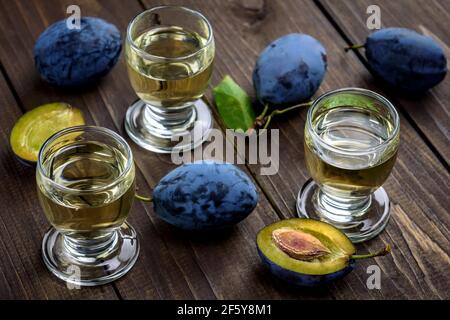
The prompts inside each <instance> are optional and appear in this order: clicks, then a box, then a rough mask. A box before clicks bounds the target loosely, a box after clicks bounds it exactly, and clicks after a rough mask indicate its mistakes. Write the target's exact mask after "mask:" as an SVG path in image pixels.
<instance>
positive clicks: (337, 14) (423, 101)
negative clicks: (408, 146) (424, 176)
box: [319, 0, 450, 165]
mask: <svg viewBox="0 0 450 320" xmlns="http://www.w3.org/2000/svg"><path fill="white" fill-rule="evenodd" d="M319 1H320V3H322V4H323V6H324V7H325V9H326V10H327V11H328V12H329V13H330V14H331V16H332V17H333V19H334V20H335V21H336V23H337V24H338V25H339V27H340V28H342V30H343V31H344V33H345V34H346V35H347V37H348V38H349V39H350V41H351V42H352V43H364V42H365V39H366V37H367V36H368V34H369V33H370V32H371V31H370V30H368V29H367V27H366V19H367V17H368V15H367V14H366V9H367V7H368V6H369V5H371V4H376V5H378V6H379V7H380V10H381V24H382V28H387V27H404V28H410V29H413V30H415V31H417V32H419V33H422V34H425V35H428V36H430V37H432V38H434V39H435V40H436V41H437V42H438V43H439V44H440V45H441V47H442V48H443V49H444V52H445V55H446V56H447V59H450V48H449V47H450V29H449V28H448V21H449V19H450V1H448V0H433V1H426V2H423V1H420V0H397V1H389V0H380V1H376V3H374V1H371V0H358V1H351V0H342V1H332V0H319ZM361 53H362V55H364V50H361ZM377 85H378V86H380V87H382V88H383V90H384V91H385V92H386V93H387V95H388V97H389V98H391V99H392V100H393V101H394V102H397V107H399V108H401V110H402V112H404V113H405V114H407V115H408V116H409V118H410V119H411V121H412V122H413V123H414V124H415V125H417V127H418V128H420V130H421V131H422V132H423V134H424V135H425V136H426V138H427V139H428V140H429V141H430V142H431V143H432V144H433V146H434V147H435V150H436V152H437V153H439V154H440V155H441V156H442V158H443V159H444V160H445V161H446V163H447V165H448V164H449V163H450V144H449V141H450V109H449V105H448V102H449V101H450V90H449V88H450V77H449V76H448V75H447V77H446V78H445V79H444V80H443V81H442V82H441V83H440V84H439V85H437V86H436V87H434V88H432V89H431V90H429V91H428V92H426V93H425V94H423V95H420V96H405V95H401V94H398V93H397V92H395V91H394V90H392V89H389V88H386V87H384V86H383V84H382V83H380V82H378V83H377Z"/></svg>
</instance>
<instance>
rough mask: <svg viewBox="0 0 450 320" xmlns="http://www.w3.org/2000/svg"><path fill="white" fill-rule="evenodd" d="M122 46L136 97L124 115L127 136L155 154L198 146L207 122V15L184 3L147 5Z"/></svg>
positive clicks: (210, 53) (210, 56)
mask: <svg viewBox="0 0 450 320" xmlns="http://www.w3.org/2000/svg"><path fill="white" fill-rule="evenodd" d="M125 51H126V60H127V66H128V75H129V78H130V82H131V85H132V87H133V89H134V91H135V92H136V94H137V95H138V97H139V98H140V99H139V100H138V101H137V102H135V103H133V104H132V105H131V106H130V108H129V109H128V111H127V114H126V118H125V128H126V131H127V133H128V135H129V136H130V137H131V139H133V141H134V142H136V143H137V144H138V145H140V146H141V147H143V148H145V149H148V150H151V151H154V152H159V153H170V152H172V151H179V150H189V149H192V148H195V147H196V146H198V145H200V144H201V143H202V142H203V141H204V140H205V139H206V138H207V136H208V134H209V130H210V129H211V127H212V118H211V113H210V111H209V109H208V107H207V105H206V104H205V103H204V102H203V101H202V100H201V97H202V96H203V94H204V93H205V91H206V88H207V86H208V83H209V80H210V78H211V74H212V70H213V60H214V52H215V48H214V38H213V31H212V28H211V25H210V23H209V22H208V20H207V19H206V18H205V17H204V16H203V15H202V14H200V13H199V12H197V11H194V10H191V9H188V8H184V7H176V6H160V7H155V8H152V9H150V10H147V11H144V12H142V13H141V14H139V15H138V16H136V17H135V18H134V19H133V20H132V21H131V23H130V24H129V26H128V30H127V39H126V45H125ZM194 127H195V133H196V134H194Z"/></svg>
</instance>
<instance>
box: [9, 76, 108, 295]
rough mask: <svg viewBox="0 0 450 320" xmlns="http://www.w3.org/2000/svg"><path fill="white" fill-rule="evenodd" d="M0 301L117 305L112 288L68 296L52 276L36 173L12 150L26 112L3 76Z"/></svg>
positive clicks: (85, 291)
mask: <svg viewBox="0 0 450 320" xmlns="http://www.w3.org/2000/svg"><path fill="white" fill-rule="evenodd" d="M0 104H1V105H2V116H1V117H0V132H1V135H0V139H1V144H2V148H1V149H0V162H1V165H0V177H1V178H2V183H1V184H0V256H1V259H0V299H88V298H92V299H117V295H116V294H115V292H114V290H113V287H112V286H111V285H106V286H103V287H99V288H83V289H81V290H76V289H73V290H69V289H68V288H67V287H66V285H65V283H63V282H61V281H58V280H57V279H56V277H54V276H53V275H51V274H50V273H49V272H48V271H47V268H46V267H45V265H44V263H43V262H42V258H41V243H42V237H43V234H44V233H45V232H46V231H47V230H48V228H49V225H48V223H47V221H46V218H45V216H44V214H43V213H42V212H41V210H40V208H39V205H38V199H37V193H36V188H35V183H34V181H35V171H34V168H28V167H24V166H23V165H22V164H20V163H19V162H18V161H17V159H16V158H15V157H14V155H13V153H12V151H11V150H10V148H9V135H10V133H11V129H12V127H13V125H14V123H15V121H16V120H17V118H18V117H19V116H20V115H21V111H20V109H19V107H18V106H17V104H16V101H15V99H14V97H13V95H12V94H11V92H10V90H9V88H8V85H7V83H6V81H5V78H4V77H3V75H2V74H0Z"/></svg>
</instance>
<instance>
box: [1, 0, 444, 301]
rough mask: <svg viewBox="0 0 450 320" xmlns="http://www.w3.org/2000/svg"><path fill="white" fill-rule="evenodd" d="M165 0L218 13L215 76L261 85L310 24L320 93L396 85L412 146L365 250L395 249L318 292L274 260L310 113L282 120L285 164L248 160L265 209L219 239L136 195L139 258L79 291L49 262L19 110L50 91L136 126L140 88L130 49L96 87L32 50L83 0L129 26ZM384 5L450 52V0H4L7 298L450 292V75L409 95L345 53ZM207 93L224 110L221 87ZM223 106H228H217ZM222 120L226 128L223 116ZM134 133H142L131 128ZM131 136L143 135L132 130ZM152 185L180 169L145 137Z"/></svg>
mask: <svg viewBox="0 0 450 320" xmlns="http://www.w3.org/2000/svg"><path fill="white" fill-rule="evenodd" d="M159 3H171V4H174V3H175V4H183V5H185V6H188V7H191V8H194V9H198V10H200V11H202V12H203V13H204V14H205V15H206V16H207V17H208V18H209V19H210V21H211V23H212V25H213V28H214V31H215V38H216V44H217V55H216V57H217V58H216V63H215V70H214V75H213V79H212V81H211V86H214V85H216V84H217V83H218V82H219V81H220V80H221V78H222V77H223V76H224V75H225V74H230V75H232V76H233V77H234V79H236V81H237V82H238V83H239V84H241V85H242V86H243V87H244V88H245V89H246V90H247V91H248V92H253V89H252V85H251V72H252V69H253V65H254V62H255V59H256V57H257V55H258V54H259V52H260V51H261V50H262V49H263V48H264V47H265V46H266V45H267V44H268V43H269V42H271V41H272V40H273V39H275V38H277V37H279V36H281V35H284V34H286V33H289V32H303V33H308V34H310V35H312V36H314V37H316V38H317V39H319V40H320V41H321V42H322V43H323V44H324V46H325V47H326V49H327V51H328V72H327V75H326V78H325V80H324V82H323V84H322V85H321V88H320V90H319V91H320V92H318V94H320V93H323V92H325V91H329V90H331V89H336V88H342V87H350V86H356V87H363V88H368V89H371V90H374V91H377V92H379V93H381V94H383V95H386V96H387V97H388V98H389V99H391V101H392V102H393V103H394V104H395V105H396V107H397V108H398V110H399V113H400V117H401V146H400V151H399V156H398V160H397V163H396V165H395V168H394V170H393V173H392V174H391V176H390V178H389V179H388V181H387V182H386V184H385V187H386V190H387V191H388V193H389V195H390V197H391V199H392V202H393V203H394V205H393V212H392V219H391V221H390V223H389V225H388V227H387V228H386V230H385V231H384V232H383V233H382V234H381V235H380V236H379V237H377V238H376V239H374V240H372V241H369V242H367V243H365V244H363V245H358V249H359V250H361V251H366V250H371V249H372V250H375V249H377V248H379V247H380V246H382V245H383V244H384V243H390V244H391V245H392V246H393V251H392V254H391V255H390V256H386V257H382V258H376V259H375V260H373V261H362V262H361V263H360V264H358V266H357V267H356V270H355V271H354V272H353V273H352V274H350V275H349V276H347V277H346V278H345V279H344V280H343V281H339V282H336V283H334V284H332V285H331V286H329V287H327V288H322V289H316V290H307V289H304V290H299V289H294V288H291V287H289V286H286V285H285V284H283V283H281V282H279V281H278V280H275V279H274V278H273V277H271V275H270V274H269V273H268V272H267V271H266V270H265V269H264V268H263V266H262V265H261V264H260V262H259V258H258V256H257V254H256V250H255V235H256V233H257V232H258V230H260V229H261V228H262V227H264V226H265V225H267V224H269V223H271V222H273V221H276V220H279V219H284V218H289V217H293V216H295V199H296V196H297V193H298V191H299V189H300V187H301V186H302V185H303V183H304V182H305V181H306V180H307V178H308V172H307V171H306V168H305V163H304V155H303V146H302V140H303V128H304V123H305V116H306V111H305V110H301V111H298V112H294V113H292V114H290V115H289V116H287V117H281V118H278V119H276V120H275V121H274V122H273V124H272V128H279V129H280V146H281V147H282V152H281V154H280V170H279V173H278V174H276V175H273V176H261V175H259V167H258V166H257V165H242V166H241V168H243V169H244V170H245V171H246V172H247V173H248V174H249V175H250V176H251V177H252V178H253V179H254V180H255V182H256V184H257V185H258V188H259V194H260V201H259V204H258V207H257V208H256V210H255V211H254V212H253V214H252V215H251V216H250V217H249V218H247V219H246V220H245V221H243V222H242V223H240V224H239V225H238V226H236V227H235V228H233V229H232V230H230V231H229V232H226V233H223V234H222V233H220V234H218V235H217V236H214V237H213V236H209V237H205V236H200V235H197V236H196V235H190V234H186V233H183V232H181V231H179V230H177V229H175V228H173V227H171V226H169V225H167V224H166V223H164V222H163V221H161V220H160V219H158V218H157V217H156V216H155V214H154V212H153V208H152V206H151V205H148V204H143V203H139V202H136V203H135V205H134V207H133V211H132V214H131V216H130V219H129V220H130V222H131V223H132V224H133V225H134V226H135V227H136V229H137V231H138V234H139V238H140V240H141V246H142V248H141V253H140V257H139V259H138V262H137V263H136V265H135V267H134V268H133V269H132V270H131V272H130V273H129V274H128V275H126V276H125V277H124V278H122V279H120V280H118V281H116V282H115V283H112V284H108V285H104V286H101V287H96V288H83V289H81V290H69V289H67V287H66V285H65V283H63V282H61V281H59V280H57V279H56V278H55V277H54V276H52V275H50V273H49V272H48V271H47V270H46V268H45V266H44V264H43V263H42V261H41V249H40V248H41V241H42V237H43V234H44V232H45V231H46V230H47V229H48V227H49V225H48V223H47V221H46V219H45V217H44V214H43V212H42V210H41V208H40V207H39V205H38V200H37V196H36V190H35V172H34V169H32V168H27V167H24V166H23V165H21V164H20V163H19V162H18V161H17V160H16V159H15V158H14V156H13V154H12V152H11V150H10V148H9V142H8V141H9V135H10V132H11V128H12V126H13V124H14V123H15V121H16V120H17V119H18V118H19V117H20V116H21V115H22V114H23V113H24V112H26V111H28V110H30V109H32V108H34V107H36V106H38V105H40V104H44V103H47V102H53V101H66V102H68V103H71V104H72V105H74V106H77V107H79V108H81V109H82V110H83V111H84V113H85V115H86V117H87V122H88V123H90V124H96V125H99V126H104V127H108V128H110V129H112V130H115V131H117V132H119V133H120V134H121V135H122V136H126V134H125V132H124V129H123V118H124V115H125V111H126V109H127V106H128V105H129V104H130V103H131V102H132V101H133V100H135V99H136V96H135V94H134V92H133V90H132V89H131V86H130V84H129V81H128V77H127V73H126V69H125V65H124V61H123V60H124V59H123V57H122V59H121V61H120V63H119V64H118V65H117V66H116V67H115V68H114V70H113V71H112V72H111V73H110V74H109V75H108V76H106V77H105V78H104V79H103V80H102V81H101V83H100V84H99V85H98V86H97V87H96V88H94V89H90V90H88V91H67V90H58V89H55V88H53V87H51V86H49V85H47V84H45V83H44V82H42V81H41V80H40V79H39V76H38V74H37V72H36V70H35V67H34V62H33V54H32V48H33V45H34V43H35V40H36V39H37V37H38V36H39V34H40V33H41V32H42V31H44V29H45V28H46V27H48V26H49V25H50V24H51V23H53V22H55V21H56V20H59V19H62V18H64V17H66V16H67V15H66V8H67V6H68V5H70V4H78V5H79V6H80V7H81V13H82V15H91V16H98V17H102V18H104V19H106V20H108V21H111V22H113V23H115V24H116V25H117V26H118V27H119V28H120V30H121V32H122V35H125V29H126V26H127V24H128V22H129V21H130V20H131V19H132V17H133V16H135V15H136V14H137V13H139V12H141V11H142V10H144V9H146V8H150V7H152V6H155V5H157V4H159ZM373 3H376V4H378V5H379V6H380V8H381V14H382V15H381V20H382V25H383V26H384V27H387V26H405V27H411V28H414V29H416V30H418V31H420V32H422V33H425V34H428V35H430V36H432V37H434V38H435V39H436V40H437V41H439V42H440V43H441V44H442V46H443V47H444V49H445V51H446V55H447V58H450V51H449V47H448V45H449V44H450V34H449V28H448V27H449V25H448V21H449V15H450V1H449V0H434V1H431V0H430V1H419V0H417V1H415V0H401V1H398V0H397V1H391V0H383V1H381V0H377V1H373V0H357V1H351V0H318V1H307V0H304V1H303V0H290V1H287V0H283V1H278V0H277V1H275V0H265V1H264V0H247V1H238V0H226V1H225V0H195V1H194V0H185V1H181V0H180V1H153V0H142V1H138V0H136V1H135V0H129V1H122V0H102V1H88V0H32V1H30V0H16V1H14V0H0V8H1V9H0V30H1V33H0V62H1V72H0V103H1V106H0V108H1V113H0V115H1V116H0V124H1V126H0V130H1V133H2V134H1V137H0V138H1V140H2V148H1V149H0V161H1V166H0V177H1V181H2V183H1V184H0V298H5V299H18V298H20V299H60V298H61V299H216V298H217V299H230V298H232V299H245V298H247V299H248V298H249V299H267V298H269V299H448V298H450V272H449V271H450V268H449V267H450V258H449V253H450V245H449V235H450V233H449V225H450V224H449V221H450V220H449V208H450V197H449V192H450V186H449V181H450V180H449V176H450V175H449V161H450V146H449V138H450V115H449V114H450V110H449V105H448V103H449V101H450V77H449V76H447V78H446V79H445V80H444V81H443V82H442V83H441V84H440V85H438V86H437V87H436V88H434V89H432V90H430V91H429V92H428V93H426V94H425V95H423V96H421V97H419V98H417V97H415V98H410V97H405V96H400V95H397V94H396V93H395V92H393V91H390V90H389V89H387V88H385V87H384V86H383V85H382V84H380V83H379V82H376V81H374V80H373V77H372V76H371V75H370V73H369V71H368V70H367V68H366V61H365V58H364V56H363V55H361V54H357V53H354V52H349V53H347V54H346V53H344V51H343V47H345V46H347V45H348V44H350V43H361V42H364V39H365V37H366V36H367V34H368V33H369V30H368V29H367V27H366V19H367V17H368V15H367V14H366V8H367V6H368V5H370V4H373ZM207 100H208V102H210V104H211V105H212V109H213V110H215V108H214V106H213V104H212V99H211V94H210V92H208V94H207ZM214 112H215V111H214ZM215 118H216V121H217V124H216V125H217V126H218V127H222V128H223V126H222V123H221V121H220V118H219V117H218V116H217V113H215ZM128 141H130V140H129V139H128ZM130 143H131V141H130ZM131 145H132V148H133V152H134V154H135V158H136V165H137V169H138V170H137V184H138V188H139V192H140V193H142V194H150V192H151V189H152V187H154V186H155V184H156V183H157V182H158V181H159V179H160V178H161V177H162V176H164V175H165V174H166V173H167V172H169V171H170V170H171V169H173V168H174V165H173V164H172V163H171V162H170V157H169V156H165V155H158V154H155V153H150V152H147V151H144V150H143V149H141V148H139V147H137V146H136V145H135V144H132V143H131ZM374 263H375V264H377V265H378V266H379V267H380V268H381V290H368V289H367V287H366V280H367V277H368V274H367V273H366V268H367V266H369V265H370V264H374Z"/></svg>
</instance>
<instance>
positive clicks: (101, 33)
mask: <svg viewBox="0 0 450 320" xmlns="http://www.w3.org/2000/svg"><path fill="white" fill-rule="evenodd" d="M80 27H81V28H80V29H69V28H68V27H67V25H66V20H60V21H58V22H56V23H54V24H52V25H51V26H50V27H48V28H47V29H46V30H45V31H44V32H43V33H42V34H41V35H40V36H39V38H38V40H37V41H36V44H35V47H34V51H33V52H34V61H35V65H36V68H37V70H38V72H39V74H40V75H41V77H42V78H43V79H44V80H45V81H47V82H49V83H50V84H52V85H55V86H59V87H79V86H85V85H90V84H92V83H94V82H95V81H97V80H98V79H100V78H101V77H102V76H104V75H106V74H107V73H108V72H109V71H110V70H111V69H112V68H113V67H114V65H115V64H116V63H117V61H118V59H119V56H120V52H121V50H122V41H121V37H120V31H119V30H118V29H117V27H116V26H114V25H112V24H110V23H108V22H106V21H104V20H102V19H99V18H93V17H82V18H81V19H80Z"/></svg>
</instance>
